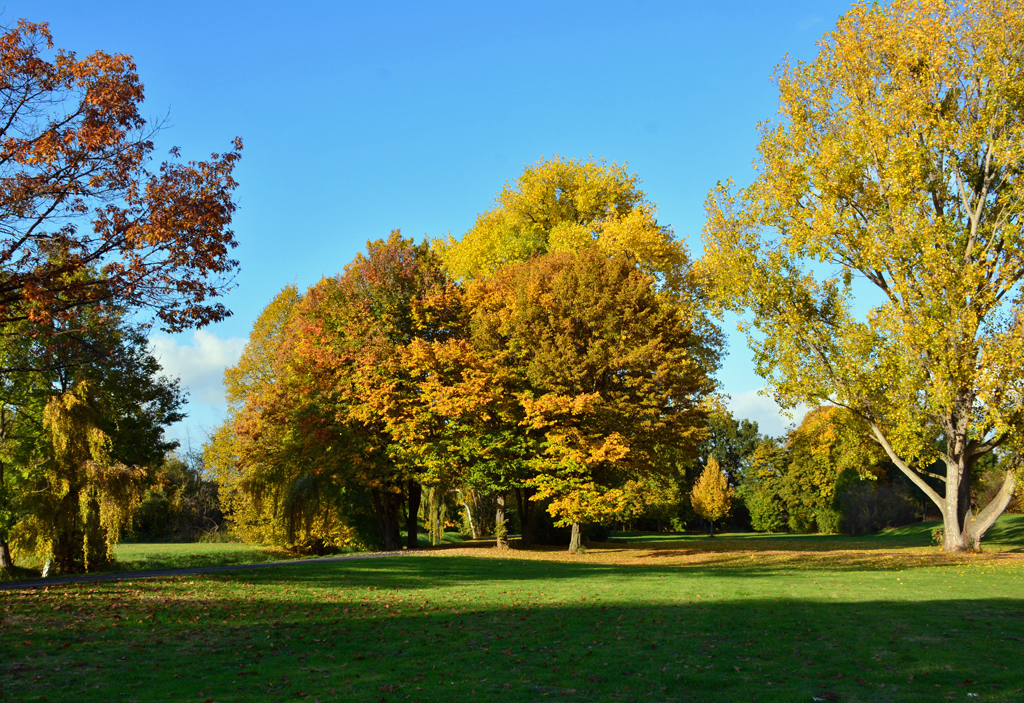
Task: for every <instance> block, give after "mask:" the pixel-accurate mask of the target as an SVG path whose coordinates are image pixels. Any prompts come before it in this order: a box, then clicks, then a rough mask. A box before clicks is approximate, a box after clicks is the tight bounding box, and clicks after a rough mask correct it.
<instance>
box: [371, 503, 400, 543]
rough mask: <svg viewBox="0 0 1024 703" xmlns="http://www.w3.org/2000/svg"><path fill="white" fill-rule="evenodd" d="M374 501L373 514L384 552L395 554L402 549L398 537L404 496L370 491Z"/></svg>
mask: <svg viewBox="0 0 1024 703" xmlns="http://www.w3.org/2000/svg"><path fill="white" fill-rule="evenodd" d="M370 495H371V497H372V499H373V512H374V514H375V516H376V517H377V526H378V527H379V528H380V536H381V541H382V542H383V543H384V550H385V551H388V552H394V551H398V550H399V549H401V542H400V540H399V535H398V514H399V513H400V512H401V510H402V494H401V493H392V492H391V491H387V490H381V489H380V488H373V489H371V490H370Z"/></svg>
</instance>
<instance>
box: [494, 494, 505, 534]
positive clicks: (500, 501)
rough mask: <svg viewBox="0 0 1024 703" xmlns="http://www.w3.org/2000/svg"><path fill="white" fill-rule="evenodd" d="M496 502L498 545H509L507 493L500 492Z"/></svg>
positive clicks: (495, 515)
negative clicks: (506, 523)
mask: <svg viewBox="0 0 1024 703" xmlns="http://www.w3.org/2000/svg"><path fill="white" fill-rule="evenodd" d="M494 502H495V503H496V504H497V506H498V507H497V508H496V509H495V511H494V539H495V542H496V544H497V546H499V547H507V546H508V542H507V541H506V539H505V537H506V535H507V534H508V529H507V528H506V526H505V494H504V493H499V494H498V496H497V498H496V499H495V501H494Z"/></svg>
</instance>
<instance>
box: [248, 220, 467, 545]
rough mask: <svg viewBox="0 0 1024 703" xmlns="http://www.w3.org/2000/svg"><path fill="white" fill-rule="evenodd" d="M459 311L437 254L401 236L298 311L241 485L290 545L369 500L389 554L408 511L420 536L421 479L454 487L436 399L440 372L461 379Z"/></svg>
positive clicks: (254, 424)
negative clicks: (444, 369)
mask: <svg viewBox="0 0 1024 703" xmlns="http://www.w3.org/2000/svg"><path fill="white" fill-rule="evenodd" d="M268 314H269V313H268ZM460 315H461V293H460V291H459V290H458V289H457V288H455V287H454V286H453V285H452V284H451V282H450V281H449V280H448V279H447V278H446V277H445V275H444V273H443V272H442V270H441V266H440V262H439V261H438V260H437V258H436V255H435V254H434V253H433V252H432V250H431V248H430V246H429V244H426V243H424V244H420V245H416V244H414V243H413V242H412V241H411V240H406V239H403V238H402V237H401V234H400V233H399V232H398V231H397V230H396V231H394V232H392V233H391V236H390V237H389V238H388V240H387V241H382V240H378V241H375V242H368V243H367V255H366V256H365V257H363V256H361V255H360V256H357V257H356V260H355V261H353V262H352V263H351V264H349V265H348V266H347V267H346V268H345V272H344V274H342V275H339V276H337V277H333V278H325V279H323V280H321V281H320V283H318V284H317V285H316V286H314V287H313V288H311V289H310V290H309V291H308V292H307V293H306V294H305V295H303V296H302V299H301V301H299V302H297V303H296V304H295V308H294V311H293V312H292V313H291V315H290V316H289V317H288V322H287V325H286V331H285V333H284V334H283V337H282V338H283V339H284V340H285V341H284V342H283V343H281V344H280V345H279V346H278V348H277V352H276V360H275V367H274V368H275V373H276V374H277V376H276V378H275V380H274V382H273V383H271V384H268V385H265V386H262V387H261V388H260V390H259V392H257V393H249V394H248V395H247V397H246V401H245V404H244V406H243V407H242V408H241V409H240V410H239V411H238V412H237V414H236V415H235V418H234V424H233V433H234V438H235V439H234V445H233V447H234V452H235V456H236V462H237V466H238V467H239V471H241V472H242V473H243V474H244V479H243V480H242V481H241V483H240V487H241V489H242V490H243V491H245V492H248V493H250V494H252V495H253V496H254V498H255V499H256V501H257V502H262V501H263V500H264V499H265V498H269V499H271V500H272V501H273V504H274V506H275V510H276V511H280V512H279V514H281V515H283V516H286V518H287V524H288V534H289V538H290V539H291V538H292V536H294V535H296V534H298V533H299V532H301V531H302V530H306V531H307V532H308V530H309V529H311V528H313V527H315V525H316V524H317V523H318V521H322V523H323V527H322V528H317V529H320V530H322V529H327V530H333V529H341V528H342V527H343V522H342V521H341V518H340V517H339V516H340V515H341V514H343V513H344V511H345V510H346V506H348V507H355V506H360V505H363V504H364V499H365V500H368V501H371V502H372V513H373V515H374V517H375V520H376V522H377V538H376V539H379V540H380V541H381V542H382V543H383V545H384V546H385V548H387V549H397V548H398V518H399V515H400V512H401V511H402V507H403V503H404V502H405V501H408V508H407V510H406V512H407V514H408V516H409V525H411V527H412V529H410V530H409V533H410V537H409V539H410V540H415V535H416V532H417V529H416V527H417V526H416V524H415V521H416V515H417V513H418V504H419V498H420V485H419V480H420V479H425V478H429V479H430V480H433V481H438V480H443V479H444V475H443V470H444V467H445V465H446V464H445V461H446V460H445V454H446V452H445V449H446V447H447V446H448V436H447V433H448V429H449V428H448V426H447V424H446V423H445V422H444V419H443V418H444V416H443V414H442V412H443V411H445V410H446V408H445V407H444V404H443V403H441V404H440V405H438V404H437V403H436V402H435V401H437V400H438V397H439V396H438V394H441V395H444V394H449V395H450V394H451V385H452V384H450V383H449V382H447V381H442V380H441V377H439V376H437V375H436V374H434V373H432V372H433V371H434V370H435V369H436V368H437V364H438V363H447V362H448V361H451V362H452V364H454V367H455V370H454V371H453V372H452V373H455V374H459V373H461V366H460V363H461V362H460V361H459V359H460V353H461V349H460V348H459V347H458V345H457V344H456V345H455V346H450V345H449V342H450V341H452V340H453V339H454V340H455V341H456V342H457V339H456V338H457V334H458V329H459V320H460ZM438 360H440V361H438ZM428 362H429V363H428ZM424 369H425V370H424ZM444 378H449V377H448V376H445V377H444ZM229 380H230V379H229ZM456 385H457V384H456ZM421 471H422V472H423V474H425V475H424V476H421V475H420V472H421ZM367 492H368V495H364V494H366V493H367ZM366 507H367V509H369V506H366ZM357 512H358V513H360V514H362V513H365V512H366V510H364V508H362V507H358V508H357ZM368 538H369V536H368V535H365V534H361V535H360V536H359V539H360V540H365V539H368Z"/></svg>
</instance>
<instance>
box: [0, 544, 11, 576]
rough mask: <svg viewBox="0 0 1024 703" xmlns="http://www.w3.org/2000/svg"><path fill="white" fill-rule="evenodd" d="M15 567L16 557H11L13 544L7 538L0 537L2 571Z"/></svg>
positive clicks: (0, 564)
mask: <svg viewBox="0 0 1024 703" xmlns="http://www.w3.org/2000/svg"><path fill="white" fill-rule="evenodd" d="M13 568H14V559H12V558H11V546H10V545H9V544H7V540H5V539H4V538H3V537H0V571H4V570H6V569H13Z"/></svg>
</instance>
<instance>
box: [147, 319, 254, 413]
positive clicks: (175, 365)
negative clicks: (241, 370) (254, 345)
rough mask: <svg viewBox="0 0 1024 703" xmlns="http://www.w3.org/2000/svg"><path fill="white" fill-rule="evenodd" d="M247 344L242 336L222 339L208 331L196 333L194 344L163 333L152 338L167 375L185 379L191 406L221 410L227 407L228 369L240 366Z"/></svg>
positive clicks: (156, 355)
mask: <svg viewBox="0 0 1024 703" xmlns="http://www.w3.org/2000/svg"><path fill="white" fill-rule="evenodd" d="M245 342H246V340H244V339H241V338H239V337H229V338H228V339H221V338H220V337H218V336H216V335H215V334H211V333H210V332H207V331H206V330H196V331H194V332H193V333H192V340H191V343H183V342H182V340H181V339H180V338H179V337H172V336H170V335H167V334H162V333H158V334H154V335H153V336H152V337H150V338H149V343H150V344H151V345H152V347H153V355H154V356H155V357H156V358H157V360H158V361H159V362H160V365H161V366H163V369H164V373H166V374H167V375H168V376H171V377H174V376H180V377H181V385H182V386H183V387H184V388H186V389H188V392H189V405H195V404H197V403H198V404H203V405H213V406H217V407H218V408H220V409H222V408H223V407H224V387H223V385H222V381H223V378H224V369H225V368H226V367H228V366H234V365H235V364H236V363H238V358H239V357H240V356H241V355H242V350H243V349H244V348H245Z"/></svg>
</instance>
